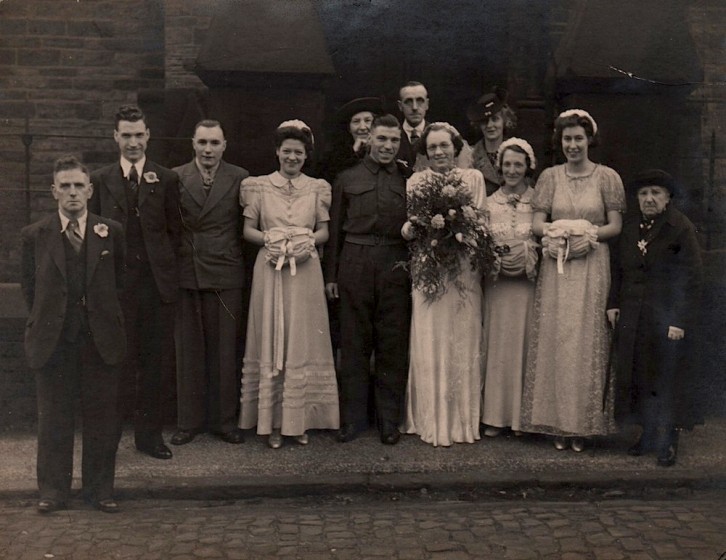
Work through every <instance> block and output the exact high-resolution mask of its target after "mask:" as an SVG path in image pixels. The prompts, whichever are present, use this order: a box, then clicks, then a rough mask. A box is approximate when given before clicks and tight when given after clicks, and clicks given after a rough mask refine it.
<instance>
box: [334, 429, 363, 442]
mask: <svg viewBox="0 0 726 560" xmlns="http://www.w3.org/2000/svg"><path fill="white" fill-rule="evenodd" d="M357 437H358V428H356V427H355V424H343V425H342V426H341V427H340V430H338V441H339V442H340V443H346V442H348V441H353V440H354V439H355V438H357Z"/></svg>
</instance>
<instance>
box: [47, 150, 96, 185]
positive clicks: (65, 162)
mask: <svg viewBox="0 0 726 560" xmlns="http://www.w3.org/2000/svg"><path fill="white" fill-rule="evenodd" d="M72 169H80V170H81V172H82V173H83V174H84V175H86V177H90V176H91V174H90V173H89V171H88V168H87V167H86V166H85V165H83V163H82V162H81V160H80V159H78V158H77V157H76V156H72V155H66V156H61V157H59V158H58V159H57V160H55V163H53V177H54V180H55V175H56V173H60V172H61V171H71V170H72Z"/></svg>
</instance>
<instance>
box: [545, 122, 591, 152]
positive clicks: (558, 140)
mask: <svg viewBox="0 0 726 560" xmlns="http://www.w3.org/2000/svg"><path fill="white" fill-rule="evenodd" d="M572 126H581V127H582V128H583V129H585V134H586V135H587V144H588V146H590V147H591V148H594V147H595V146H597V145H598V144H599V143H600V135H599V134H595V132H594V131H593V128H592V122H591V121H590V119H588V118H587V117H583V116H581V115H568V116H567V117H557V118H556V119H555V132H554V134H553V135H552V147H553V148H554V149H555V150H560V151H562V131H563V130H565V129H566V128H568V127H572Z"/></svg>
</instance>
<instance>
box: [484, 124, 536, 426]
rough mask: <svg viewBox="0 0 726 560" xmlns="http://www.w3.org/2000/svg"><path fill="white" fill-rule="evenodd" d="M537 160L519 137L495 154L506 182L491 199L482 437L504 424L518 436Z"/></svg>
mask: <svg viewBox="0 0 726 560" xmlns="http://www.w3.org/2000/svg"><path fill="white" fill-rule="evenodd" d="M536 165H537V161H536V159H535V156H534V151H533V150H532V146H530V145H529V143H528V142H527V141H526V140H522V139H521V138H510V139H508V140H505V141H504V142H502V144H501V146H499V152H498V155H497V167H498V168H499V169H500V170H501V173H502V179H503V184H502V186H501V187H500V188H499V190H497V191H496V192H495V193H494V194H493V195H491V196H490V197H488V198H487V208H488V210H489V227H490V229H491V234H492V237H493V239H494V242H495V243H496V249H495V250H496V251H497V253H498V255H499V257H498V262H497V266H496V267H495V269H494V272H495V275H490V276H488V277H487V278H486V282H485V288H484V344H483V345H482V351H483V353H484V391H483V393H482V416H481V421H482V423H483V424H486V426H487V427H486V429H485V430H484V435H486V436H488V437H496V436H498V435H499V434H500V432H501V430H502V428H511V429H512V431H513V432H514V434H515V435H520V434H521V431H520V412H521V402H522V381H523V379H524V367H525V357H526V353H527V341H528V337H527V333H528V331H529V325H530V323H531V320H532V304H533V302H534V280H535V278H536V275H537V260H538V253H537V247H539V245H538V243H537V241H536V240H535V237H534V234H533V233H532V215H533V212H532V196H533V195H534V190H533V189H532V187H530V186H528V184H527V183H528V178H529V177H530V176H531V175H532V173H533V172H534V169H535V167H536Z"/></svg>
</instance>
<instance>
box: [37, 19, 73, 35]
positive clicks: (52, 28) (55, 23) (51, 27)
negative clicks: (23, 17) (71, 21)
mask: <svg viewBox="0 0 726 560" xmlns="http://www.w3.org/2000/svg"><path fill="white" fill-rule="evenodd" d="M28 33H29V34H30V35H65V34H66V22H65V21H63V20H55V19H30V20H28Z"/></svg>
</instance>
